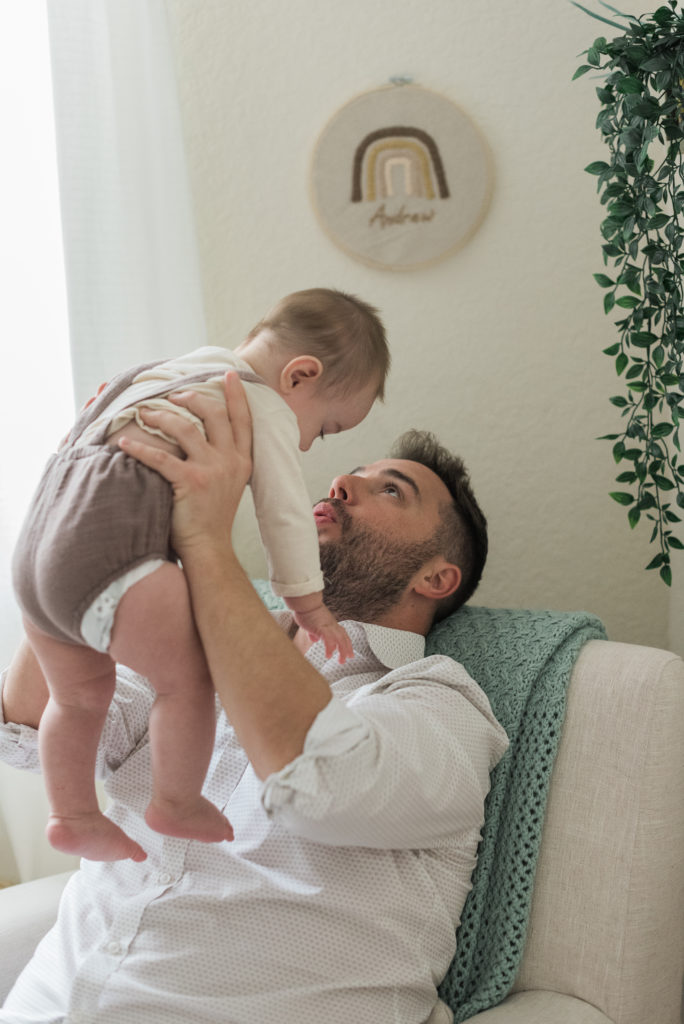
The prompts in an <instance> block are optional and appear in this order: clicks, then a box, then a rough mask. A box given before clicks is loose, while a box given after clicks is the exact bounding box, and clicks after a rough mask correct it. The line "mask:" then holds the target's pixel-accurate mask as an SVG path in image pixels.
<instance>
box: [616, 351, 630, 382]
mask: <svg viewBox="0 0 684 1024" xmlns="http://www.w3.org/2000/svg"><path fill="white" fill-rule="evenodd" d="M628 362H629V359H628V358H627V356H626V355H625V353H624V352H621V353H620V355H619V356H618V357H617V359H616V360H615V372H616V373H617V375H618V377H619V376H620V374H621V373H622V371H623V370H624V368H625V366H627V363H628Z"/></svg>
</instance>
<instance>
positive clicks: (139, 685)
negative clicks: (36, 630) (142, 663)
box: [0, 666, 154, 777]
mask: <svg viewBox="0 0 684 1024" xmlns="http://www.w3.org/2000/svg"><path fill="white" fill-rule="evenodd" d="M5 675H6V673H3V674H2V676H1V677H0V761H4V762H5V763H6V764H9V765H11V766H12V767H13V768H21V769H23V770H24V771H31V772H39V771H40V770H41V769H40V759H39V757H38V731H37V730H36V729H32V728H30V727H29V726H26V725H17V724H16V723H14V722H6V721H5V719H4V717H3V716H4V712H3V710H2V702H1V697H2V687H4V683H5ZM153 699H154V691H153V690H152V688H151V687H150V685H149V683H148V682H147V681H146V680H145V679H143V677H142V676H139V675H137V674H136V673H135V672H132V671H131V670H130V669H127V668H125V667H123V666H120V667H119V668H118V669H117V689H116V693H115V696H114V699H113V700H112V703H111V705H110V707H109V711H108V713H107V719H106V721H105V725H104V728H103V730H102V737H101V739H100V747H99V751H98V759H97V774H98V776H100V777H105V776H107V775H108V774H109V773H110V772H111V771H114V770H116V768H118V767H119V766H120V765H121V764H122V763H123V761H124V760H125V759H126V758H127V757H128V756H129V754H130V753H131V751H132V750H134V749H135V748H136V747H137V746H138V745H139V744H140V743H141V742H142V741H144V739H145V736H146V733H147V722H148V718H149V713H150V708H151V706H152V701H153Z"/></svg>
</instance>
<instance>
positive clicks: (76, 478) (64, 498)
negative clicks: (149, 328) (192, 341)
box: [12, 288, 390, 861]
mask: <svg viewBox="0 0 684 1024" xmlns="http://www.w3.org/2000/svg"><path fill="white" fill-rule="evenodd" d="M389 361H390V360H389V352H388V348H387V342H386V339H385V332H384V328H383V326H382V323H381V322H380V319H379V318H378V315H377V313H376V311H375V310H374V309H373V308H372V307H371V306H368V305H367V304H366V303H364V302H362V301H360V300H359V299H357V298H355V297H354V296H352V295H346V294H344V293H343V292H338V291H332V290H329V289H324V288H314V289H310V290H307V291H302V292H295V293H293V294H292V295H288V296H286V297H285V298H284V299H283V300H281V302H280V303H278V305H277V306H276V307H275V308H274V309H273V310H271V312H270V313H269V314H268V315H267V316H266V317H265V318H264V319H263V320H261V321H260V322H259V323H258V324H257V326H256V327H255V328H254V329H253V330H252V331H251V332H250V333H249V334H248V336H247V338H246V339H245V341H243V342H242V344H241V345H239V346H238V348H237V349H236V350H235V351H234V352H231V351H228V350H227V349H223V348H214V347H207V348H201V349H198V350H196V351H195V352H191V353H189V354H188V355H185V356H181V357H179V358H176V359H171V360H169V361H167V362H161V363H157V364H152V365H150V366H145V367H136V368H134V369H132V370H130V371H128V372H126V373H123V374H121V375H120V376H119V377H117V378H115V379H114V380H113V381H111V382H110V384H109V385H107V387H106V388H105V389H104V391H102V392H101V394H99V395H98V397H97V398H96V399H95V400H94V402H92V403H91V404H90V405H89V406H88V407H87V408H86V409H85V410H84V411H83V412H82V414H81V416H80V417H79V419H78V421H77V423H76V424H75V426H74V428H73V429H72V431H71V433H70V434H69V437H68V438H67V440H66V441H65V443H64V444H63V446H62V447H61V448H60V450H59V451H58V452H57V453H56V454H55V455H53V456H52V457H51V459H50V461H49V462H48V465H47V467H46V469H45V471H44V473H43V477H42V479H41V482H40V484H39V486H38V490H37V492H36V495H35V496H34V498H33V501H32V504H31V508H30V510H29V513H28V516H27V518H26V521H25V523H24V526H23V528H22V531H21V535H20V537H19V540H18V542H17V546H16V549H15V553H14V560H13V566H12V569H13V578H14V586H15V591H16V593H17V598H18V600H19V603H20V605H21V608H22V611H23V615H24V623H25V628H26V633H27V636H28V639H29V642H30V643H31V646H32V648H33V650H34V653H35V655H36V657H37V659H38V661H39V663H40V665H41V668H42V670H43V672H44V674H45V677H46V679H47V684H48V688H49V692H50V698H49V700H48V703H47V706H46V709H45V712H44V714H43V717H42V719H41V723H40V731H39V747H40V757H41V764H42V767H43V771H44V774H45V783H46V790H47V795H48V800H49V803H50V816H49V821H48V825H47V830H46V831H47V837H48V839H49V841H50V842H51V843H52V845H53V846H54V847H56V848H57V849H59V850H63V851H65V852H68V853H77V854H80V855H81V856H83V857H86V858H89V859H91V860H119V859H123V858H131V859H132V860H135V861H141V860H144V859H145V857H146V854H145V851H144V850H143V849H142V847H141V846H140V845H139V844H138V843H137V842H135V841H134V840H133V839H132V838H131V837H129V836H127V835H126V834H125V833H124V832H123V831H122V830H121V829H120V828H119V827H118V826H117V825H116V824H115V823H114V822H113V821H111V820H110V819H109V818H108V817H106V816H105V815H103V814H102V813H101V812H100V810H99V807H98V803H97V797H96V792H95V786H94V781H93V779H94V768H95V760H96V755H97V748H98V743H99V737H100V733H101V731H102V728H103V725H104V720H105V716H106V713H107V708H108V706H109V703H110V701H111V699H112V695H113V692H114V685H115V663H116V662H121V663H123V664H125V665H128V666H129V667H131V668H132V669H134V670H135V671H137V672H139V673H140V674H141V675H144V676H146V677H147V678H148V679H149V680H150V683H151V685H152V686H153V688H154V690H155V693H156V696H155V700H154V704H153V706H152V710H151V712H150V721H149V734H150V748H151V757H152V775H153V779H152V793H151V799H150V803H149V805H148V807H147V810H146V812H145V820H146V822H147V824H148V825H149V826H150V827H151V828H153V829H155V830H156V831H158V832H162V833H164V834H166V835H171V836H178V837H181V838H186V839H197V840H201V841H203V842H220V841H221V840H223V839H232V837H233V832H232V828H231V826H230V823H229V822H228V820H227V819H226V818H225V817H224V815H223V814H222V813H221V811H220V810H219V809H218V808H217V807H215V806H214V804H213V803H211V802H210V801H208V800H206V799H205V798H204V797H203V796H202V795H201V790H202V785H203V782H204V777H205V774H206V770H207V767H208V764H209V759H210V757H211V752H212V749H213V740H214V690H213V686H212V683H211V679H210V677H209V673H208V669H207V665H206V661H205V658H204V653H203V651H202V647H201V644H200V640H199V636H198V634H197V631H196V628H195V625H194V621H193V617H192V611H191V606H190V599H189V594H188V589H187V586H186V583H185V578H184V574H183V571H182V569H181V568H180V566H179V565H178V564H177V560H176V556H175V553H174V552H173V550H172V548H171V541H170V537H171V514H172V508H173V495H172V491H171V487H170V485H169V484H168V483H167V482H166V481H165V480H164V479H163V478H162V477H161V476H160V475H159V474H158V473H155V472H154V471H152V470H150V469H148V468H147V467H146V466H143V465H142V464H141V463H139V462H137V461H136V460H135V459H134V458H132V457H130V456H128V455H126V454H125V453H124V452H123V451H122V450H121V448H120V447H119V446H118V440H119V438H121V437H123V436H126V437H129V438H135V439H138V440H140V439H144V440H145V441H146V442H147V443H149V444H155V445H157V446H158V447H161V448H165V449H166V450H168V451H172V452H175V453H179V448H178V447H177V445H176V444H175V443H174V442H173V441H172V440H171V439H170V438H168V437H166V436H165V435H163V434H162V433H161V432H160V431H157V430H154V428H152V427H150V426H148V425H146V424H145V423H144V421H143V419H142V417H141V416H140V409H141V408H148V409H149V408H152V409H158V408H167V409H168V408H172V409H173V410H174V412H176V413H178V414H179V415H182V416H187V417H189V418H190V419H191V420H193V422H195V423H196V425H197V426H198V428H199V429H201V430H203V427H202V425H201V421H200V420H198V419H197V418H196V417H194V416H193V415H192V413H190V412H189V411H188V410H187V409H184V408H182V407H179V406H177V405H174V404H173V403H172V402H170V401H169V399H168V398H167V397H166V396H167V395H168V394H169V393H170V392H173V391H178V390H180V389H186V388H191V389H192V390H194V391H198V392H202V393H204V394H210V395H212V396H215V397H216V398H217V399H220V400H223V378H224V375H225V372H226V371H227V370H230V369H236V370H237V371H238V373H239V374H240V376H241V378H242V380H243V383H244V387H245V391H246V394H247V399H248V402H249V408H250V412H251V416H252V430H253V443H252V456H253V471H252V477H251V479H250V486H251V489H252V495H253V498H254V505H255V509H256V514H257V518H258V522H259V529H260V533H261V538H262V541H263V544H264V547H265V549H266V554H267V558H268V562H269V574H270V577H271V583H272V587H273V590H274V592H275V593H276V594H278V595H280V596H282V597H283V598H284V599H285V601H286V603H287V604H288V606H289V607H290V608H291V609H292V611H293V613H294V617H295V619H296V621H297V623H298V624H299V625H300V626H301V627H302V628H303V629H305V630H307V631H308V632H309V633H310V634H311V635H312V638H315V639H321V640H322V641H323V643H324V645H325V652H326V656H328V657H329V656H331V655H332V654H333V653H334V651H335V650H336V649H337V650H338V652H339V653H338V657H339V659H340V661H343V660H344V659H345V657H351V656H352V655H353V651H352V648H351V644H350V641H349V638H348V637H347V634H346V633H345V631H344V629H343V628H342V627H341V626H340V625H339V624H338V623H337V622H336V621H335V619H334V617H333V616H332V614H331V613H330V611H329V610H328V609H327V608H326V607H325V605H324V603H323V598H322V591H323V577H322V574H321V571H320V564H319V553H318V539H317V533H316V528H315V524H314V520H313V516H312V513H311V502H310V499H309V496H308V493H307V490H306V487H305V484H304V480H303V477H302V473H301V467H300V464H299V453H298V449H299V451H308V449H309V448H310V447H311V445H312V443H313V441H314V440H315V439H316V438H317V437H321V438H323V437H325V435H326V434H335V433H338V432H339V431H342V430H349V429H351V428H352V427H354V426H356V425H357V424H358V423H360V422H361V420H363V419H364V417H365V416H366V415H367V413H368V412H369V410H370V408H371V406H372V405H373V402H374V401H375V399H376V398H380V399H381V398H382V397H383V394H384V384H385V378H386V376H387V372H388V370H389Z"/></svg>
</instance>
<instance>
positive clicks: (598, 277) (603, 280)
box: [594, 274, 615, 288]
mask: <svg viewBox="0 0 684 1024" xmlns="http://www.w3.org/2000/svg"><path fill="white" fill-rule="evenodd" d="M594 280H595V281H596V283H597V284H598V285H600V286H601V288H612V287H613V285H614V284H615V281H613V279H612V278H611V277H608V275H607V274H594Z"/></svg>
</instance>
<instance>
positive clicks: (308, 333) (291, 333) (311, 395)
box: [238, 288, 390, 451]
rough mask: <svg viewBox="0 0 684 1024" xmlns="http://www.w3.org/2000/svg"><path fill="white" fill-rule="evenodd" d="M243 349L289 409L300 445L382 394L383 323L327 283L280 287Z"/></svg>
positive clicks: (347, 425)
mask: <svg viewBox="0 0 684 1024" xmlns="http://www.w3.org/2000/svg"><path fill="white" fill-rule="evenodd" d="M241 350H242V353H243V354H244V356H245V358H246V359H247V361H248V362H249V363H250V364H251V365H253V366H254V368H255V369H256V370H257V372H258V373H261V374H262V376H264V378H265V379H266V381H267V383H269V384H270V385H271V386H272V387H275V389H276V390H277V391H279V393H280V394H281V396H282V398H283V399H284V400H285V402H287V404H288V405H289V406H290V408H291V409H292V411H293V412H294V413H295V415H296V417H297V422H298V423H299V431H300V448H301V450H302V451H308V449H309V448H310V447H311V445H312V443H313V441H314V440H315V439H316V438H317V437H324V436H325V435H326V434H336V433H339V432H340V431H341V430H350V429H351V428H352V427H355V426H356V425H357V424H358V423H360V422H361V420H363V419H364V418H365V417H366V415H367V414H368V412H369V411H370V409H371V406H372V405H373V402H374V401H375V400H376V398H379V399H382V398H384V394H385V380H386V377H387V374H388V372H389V366H390V354H389V349H388V347H387V339H386V337H385V329H384V327H383V325H382V322H381V320H380V317H379V316H378V313H377V311H376V310H375V309H374V308H373V307H372V306H369V305H368V304H367V303H366V302H363V301H362V300H361V299H357V298H356V297H355V296H354V295H348V294H346V293H344V292H340V291H335V290H333V289H330V288H309V289H307V290H306V291H301V292H293V293H292V294H291V295H286V296H285V298H284V299H281V300H280V302H279V303H278V304H277V305H276V306H275V307H274V308H273V309H272V310H271V311H270V312H269V313H268V314H267V315H266V316H265V317H264V318H263V320H260V321H259V323H258V324H257V325H256V326H255V327H254V328H253V329H252V330H251V331H250V333H249V335H248V336H247V339H246V341H245V342H244V344H243V345H241V346H240V349H239V350H238V351H241ZM254 356H256V359H254V358H253V357H254ZM250 357H252V358H250ZM256 364H259V365H258V366H257V365H256ZM264 370H266V372H264Z"/></svg>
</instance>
